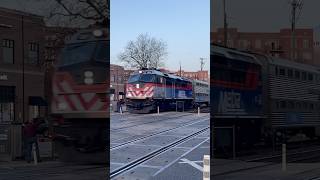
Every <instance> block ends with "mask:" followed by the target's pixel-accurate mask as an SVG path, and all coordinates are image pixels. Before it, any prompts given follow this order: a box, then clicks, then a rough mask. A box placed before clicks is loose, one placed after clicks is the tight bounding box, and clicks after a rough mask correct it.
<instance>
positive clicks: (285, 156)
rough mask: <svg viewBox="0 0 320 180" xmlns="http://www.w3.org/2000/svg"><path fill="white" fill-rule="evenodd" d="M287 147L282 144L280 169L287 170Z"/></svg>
mask: <svg viewBox="0 0 320 180" xmlns="http://www.w3.org/2000/svg"><path fill="white" fill-rule="evenodd" d="M286 151H287V148H286V144H282V171H287V152H286Z"/></svg>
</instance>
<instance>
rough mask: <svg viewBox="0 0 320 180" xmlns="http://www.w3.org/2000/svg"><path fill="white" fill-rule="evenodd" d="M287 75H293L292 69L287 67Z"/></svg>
mask: <svg viewBox="0 0 320 180" xmlns="http://www.w3.org/2000/svg"><path fill="white" fill-rule="evenodd" d="M288 77H289V78H292V77H293V70H292V69H288Z"/></svg>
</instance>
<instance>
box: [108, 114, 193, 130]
mask: <svg viewBox="0 0 320 180" xmlns="http://www.w3.org/2000/svg"><path fill="white" fill-rule="evenodd" d="M184 116H190V114H183V115H179V116H172V117H168V118H165V119H162V120H161V119H158V118H159V117H156V118H155V120H152V121H148V122H144V123H138V124H136V120H134V121H135V122H132V123H128V124H129V125H128V126H124V127H119V128H113V129H110V132H112V131H119V130H123V129H127V128H132V127H136V126H140V125H145V124H151V123H154V122H163V121H168V120H172V119H176V118H181V117H184ZM161 117H162V116H161ZM142 120H145V119H141V121H142Z"/></svg>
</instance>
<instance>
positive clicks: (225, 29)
mask: <svg viewBox="0 0 320 180" xmlns="http://www.w3.org/2000/svg"><path fill="white" fill-rule="evenodd" d="M223 22H224V23H223V24H224V26H223V30H224V45H225V46H228V23H227V12H226V0H223Z"/></svg>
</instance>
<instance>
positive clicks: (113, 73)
mask: <svg viewBox="0 0 320 180" xmlns="http://www.w3.org/2000/svg"><path fill="white" fill-rule="evenodd" d="M124 77H125V70H124V68H123V67H122V66H119V65H115V64H110V88H111V89H114V95H113V96H111V99H110V100H111V101H112V100H115V101H116V100H119V98H121V97H119V96H118V95H119V92H122V93H125V82H126V81H125V79H124Z"/></svg>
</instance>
